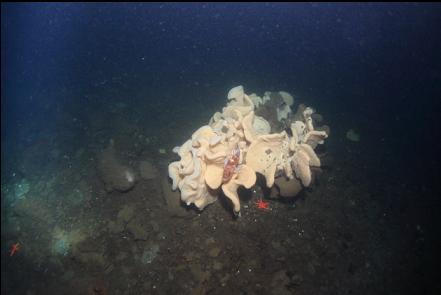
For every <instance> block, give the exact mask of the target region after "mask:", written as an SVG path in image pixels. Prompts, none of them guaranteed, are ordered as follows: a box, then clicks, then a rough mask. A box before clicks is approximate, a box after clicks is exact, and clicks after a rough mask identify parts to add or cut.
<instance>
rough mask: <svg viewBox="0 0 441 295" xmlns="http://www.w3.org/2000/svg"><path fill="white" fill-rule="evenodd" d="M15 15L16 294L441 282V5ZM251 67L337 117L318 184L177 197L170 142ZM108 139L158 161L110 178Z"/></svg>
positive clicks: (348, 288) (4, 67) (196, 123)
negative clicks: (115, 186)
mask: <svg viewBox="0 0 441 295" xmlns="http://www.w3.org/2000/svg"><path fill="white" fill-rule="evenodd" d="M1 23H2V24H1V85H2V87H1V114H2V119H1V120H2V121H1V122H2V127H1V128H2V129H1V130H2V131H1V136H2V140H1V150H2V152H1V159H2V165H1V169H2V170H1V172H2V173H1V186H2V245H1V250H2V253H1V257H2V294H55V293H57V294H225V293H230V294H436V293H437V292H439V291H440V288H441V286H440V282H439V280H438V277H437V274H439V273H440V266H439V265H440V263H439V262H440V255H439V251H440V250H439V249H440V246H441V241H440V233H441V231H440V229H439V225H440V218H439V209H440V208H441V203H440V202H441V201H440V198H439V197H440V195H439V179H441V178H440V173H439V169H440V166H439V165H440V163H439V151H440V149H439V147H440V146H439V144H438V143H437V142H438V140H439V136H440V132H439V126H440V123H439V114H440V111H441V108H440V105H441V103H440V100H441V55H440V52H441V6H440V5H439V4H394V5H392V4H363V5H361V4H346V5H341V4H298V5H294V4H263V3H260V4H248V3H247V4H196V3H193V4H190V3H188V4H159V3H158V4H141V3H139V4H107V5H105V4H2V6H1ZM237 85H243V86H244V88H245V91H246V93H252V92H255V93H258V94H259V95H263V93H264V92H265V91H267V90H269V91H279V90H285V91H288V92H290V93H292V94H294V96H295V98H296V100H297V98H298V101H300V102H304V103H306V104H307V105H311V106H313V107H314V108H316V109H317V110H318V111H319V112H320V114H322V115H323V116H324V118H325V121H326V124H327V125H329V126H330V128H331V135H330V137H329V139H328V140H327V141H326V143H325V146H326V149H327V155H330V157H331V158H332V161H331V164H329V165H328V166H327V167H324V169H323V170H324V171H323V175H322V176H321V180H320V181H319V185H315V186H314V187H312V188H311V189H310V190H308V191H306V193H305V194H306V196H303V197H302V198H301V200H296V201H292V203H293V204H294V205H293V204H291V203H290V202H288V203H285V202H277V201H274V203H271V204H272V205H274V206H276V207H275V208H277V210H278V211H277V212H278V213H277V214H276V213H275V211H272V212H271V214H266V215H264V216H261V215H253V217H252V218H251V217H250V218H249V219H247V217H245V218H242V220H241V219H238V220H236V219H234V218H231V215H230V212H229V210H230V208H229V207H228V204H227V205H225V204H224V205H222V206H220V205H213V206H212V207H207V208H206V209H205V210H204V211H202V212H201V214H200V215H198V212H195V211H194V210H193V211H189V212H187V215H188V216H187V217H186V218H183V219H176V218H174V217H169V216H168V215H166V214H162V213H161V212H165V211H164V210H166V209H165V208H164V202H163V201H162V199H161V197H159V199H158V200H152V199H149V198H153V196H156V195H161V191H162V192H163V190H164V188H161V187H159V188H158V187H157V186H155V183H159V182H161V181H162V180H164V179H167V165H168V163H170V162H171V161H175V160H177V159H176V156H175V155H174V154H172V153H171V152H170V150H171V149H172V148H173V147H174V146H177V145H181V144H182V143H183V142H184V141H185V140H187V139H188V138H189V137H190V136H191V134H192V133H193V132H194V131H195V130H196V129H197V128H199V127H200V126H202V125H205V124H207V122H208V120H209V118H210V117H211V116H212V114H213V113H214V112H216V111H220V110H221V108H222V107H223V106H224V105H225V104H226V95H227V93H228V90H229V89H230V88H232V87H234V86H237ZM298 101H296V103H297V102H298ZM349 129H354V130H357V132H358V133H359V134H360V135H361V140H360V141H359V142H351V141H349V140H347V139H346V137H345V134H346V132H347V131H348V130H349ZM110 139H114V141H115V143H116V146H117V149H118V151H119V152H120V153H121V156H122V157H123V158H124V159H125V160H126V161H127V163H129V164H130V165H135V163H137V161H139V160H141V159H149V160H150V161H151V162H152V163H153V164H154V165H155V166H156V167H157V169H158V176H157V180H156V181H153V182H149V181H145V182H140V183H139V184H137V186H136V187H135V189H134V190H133V191H131V192H129V193H115V192H112V193H107V192H106V191H105V190H104V189H103V184H102V182H101V181H100V179H99V172H97V169H96V166H97V164H96V159H97V158H99V154H100V151H102V150H103V149H104V148H105V147H106V146H107V145H108V142H109V140H110ZM159 149H165V150H166V153H165V154H163V153H160V152H159ZM314 200H315V201H314ZM250 202H251V201H250ZM218 203H219V202H218ZM130 204H135V205H134V206H135V208H137V209H133V208H134V207H133V206H132V207H130V206H129V207H125V206H128V205H130ZM140 204H141V205H140ZM250 204H252V203H250ZM143 206H144V207H145V208H144V207H143ZM277 206H278V207H277ZM251 207H252V206H251V205H250V208H251ZM293 207H295V208H294V209H292V208H293ZM124 208H126V211H124V210H123V209H124ZM127 208H129V209H127ZM130 208H132V209H130ZM130 210H135V212H136V213H133V212H132V214H128V216H129V217H128V218H127V219H124V218H125V217H124V212H128V211H130ZM136 210H143V211H139V212H138V211H136ZM253 210H254V209H253ZM250 212H251V209H250ZM252 213H253V214H258V213H255V212H252ZM250 214H251V213H250ZM198 216H199V217H198ZM250 216H251V215H250ZM256 216H257V217H256ZM303 216H304V217H305V218H304V219H302V218H303ZM141 217H142V218H141ZM197 218H200V219H201V220H200V223H199V221H198V219H197ZM292 218H296V219H297V218H299V220H304V221H305V223H304V224H301V225H293V226H294V227H295V226H298V228H296V230H295V231H293V227H292V226H288V223H287V220H291V219H292ZM120 219H121V220H122V221H121V223H122V224H123V225H121V226H122V227H121V229H120V230H115V224H114V223H118V222H119V221H118V220H120ZM134 219H135V220H137V221H136V222H135V223H136V224H135V225H132V227H131V228H128V227H127V226H128V225H130V224H132V223H133V222H132V223H130V222H131V221H130V220H134ZM138 219H139V220H138ZM255 220H257V223H256V221H255ZM285 221H286V222H285ZM112 222H113V223H112ZM259 222H260V223H259ZM290 222H291V221H290ZM116 227H117V226H116ZM135 227H136V229H134V228H135ZM302 227H303V228H304V229H306V231H307V232H308V233H309V236H308V237H307V238H304V239H300V240H295V238H296V237H297V238H298V237H299V234H300V233H299V232H301V230H302ZM213 228H214V229H213ZM308 229H309V231H308ZM135 231H138V232H141V234H140V235H141V236H142V237H141V238H140V237H139V236H138V237H137V235H136V234H134V232H135ZM325 236H326V239H325ZM287 237H291V238H292V239H293V240H292V241H291V242H286V238H287ZM319 240H320V241H325V242H320V241H319ZM73 241H78V244H80V246H78V247H77V246H76V244H75V243H74V242H73ZM213 241H215V242H214V243H215V246H216V247H215V246H214V245H212V242H213ZM17 242H19V243H20V248H19V250H18V251H17V252H16V253H15V254H14V255H12V256H10V249H11V245H13V244H15V243H17ZM74 244H75V245H74ZM74 247H77V249H76V250H75V251H76V252H75V251H74V250H73V248H74ZM158 249H159V250H158ZM213 249H217V250H213ZM237 261H241V262H240V263H237ZM72 286H77V288H72ZM78 286H79V287H78ZM280 286H282V287H280Z"/></svg>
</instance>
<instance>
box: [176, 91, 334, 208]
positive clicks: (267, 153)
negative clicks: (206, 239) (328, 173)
mask: <svg viewBox="0 0 441 295" xmlns="http://www.w3.org/2000/svg"><path fill="white" fill-rule="evenodd" d="M278 94H279V95H280V96H281V97H282V98H283V101H284V103H283V105H282V106H280V108H279V109H278V110H277V111H278V112H277V114H278V115H277V119H278V120H285V119H286V118H288V116H289V114H290V113H291V109H290V106H291V105H292V104H293V103H294V99H293V97H292V96H291V95H290V94H289V93H287V92H283V91H281V92H279V93H278ZM270 99H271V98H270V95H269V93H265V95H264V96H263V98H261V97H259V96H257V95H255V94H251V95H249V96H248V95H247V94H245V92H244V89H243V87H242V86H237V87H235V88H233V89H231V90H230V91H229V93H228V103H227V106H226V107H224V108H223V109H222V112H221V113H220V112H217V113H215V114H214V115H213V117H212V118H211V119H210V121H209V123H208V125H205V126H202V127H201V128H199V129H198V130H196V132H194V133H193V135H192V136H191V139H189V140H187V141H186V142H185V143H184V144H183V145H182V146H180V147H175V148H174V149H173V151H174V152H175V153H177V154H178V155H179V157H180V160H179V161H176V162H173V163H171V164H170V165H169V167H168V173H169V176H170V178H171V179H172V181H173V184H172V185H173V189H177V188H179V190H180V191H181V199H182V201H183V202H185V203H186V204H187V205H190V204H194V205H195V206H196V207H197V208H199V209H203V208H205V207H206V206H207V205H209V204H211V203H213V202H214V201H216V200H217V197H218V195H219V190H218V189H219V188H221V189H222V191H223V193H224V194H225V196H227V197H228V198H229V199H230V200H231V202H232V204H233V210H234V212H235V213H239V212H240V202H239V197H238V194H237V189H238V188H239V186H241V185H242V186H244V187H245V188H247V189H249V188H251V187H252V186H253V185H254V184H255V183H256V172H257V173H260V174H262V175H263V176H265V179H266V185H267V186H268V187H269V188H271V187H272V186H273V185H274V180H275V177H285V178H286V179H288V180H289V179H296V180H297V181H298V182H301V184H302V185H303V186H304V187H307V186H309V185H310V183H311V167H319V166H320V159H319V158H318V157H317V155H316V153H315V152H314V148H315V147H316V146H317V145H318V144H322V143H323V142H324V139H326V138H327V137H328V134H327V133H326V132H325V131H319V130H314V126H313V120H312V118H311V115H312V114H313V112H314V111H313V109H311V108H309V107H306V108H304V109H302V114H301V116H300V117H302V119H301V120H297V121H292V122H291V123H290V128H289V129H290V131H291V132H286V131H282V132H280V133H272V134H271V133H270V132H271V126H270V123H269V122H268V121H267V120H266V119H265V118H262V117H260V116H257V115H255V109H256V108H257V107H258V106H259V105H261V104H265V103H266V102H267V101H268V100H270ZM294 117H296V119H298V117H299V116H294ZM288 133H290V134H288Z"/></svg>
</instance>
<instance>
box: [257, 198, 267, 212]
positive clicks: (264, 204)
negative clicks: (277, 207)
mask: <svg viewBox="0 0 441 295" xmlns="http://www.w3.org/2000/svg"><path fill="white" fill-rule="evenodd" d="M256 206H257V209H266V210H269V202H265V201H264V200H262V199H259V200H258V201H257V202H256Z"/></svg>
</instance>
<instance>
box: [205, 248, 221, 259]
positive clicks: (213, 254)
mask: <svg viewBox="0 0 441 295" xmlns="http://www.w3.org/2000/svg"><path fill="white" fill-rule="evenodd" d="M220 252H221V249H220V248H219V247H215V248H211V250H210V251H209V252H208V255H210V256H211V257H217V256H219V253H220Z"/></svg>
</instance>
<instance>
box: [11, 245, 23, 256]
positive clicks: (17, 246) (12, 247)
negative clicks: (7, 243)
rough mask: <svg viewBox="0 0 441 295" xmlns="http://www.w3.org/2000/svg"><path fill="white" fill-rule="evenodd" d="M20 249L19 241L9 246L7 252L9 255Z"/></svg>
mask: <svg viewBox="0 0 441 295" xmlns="http://www.w3.org/2000/svg"><path fill="white" fill-rule="evenodd" d="M19 249H20V243H15V244H14V245H12V246H11V251H10V252H9V256H12V255H14V254H15V253H16V252H17V251H18V250H19Z"/></svg>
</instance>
